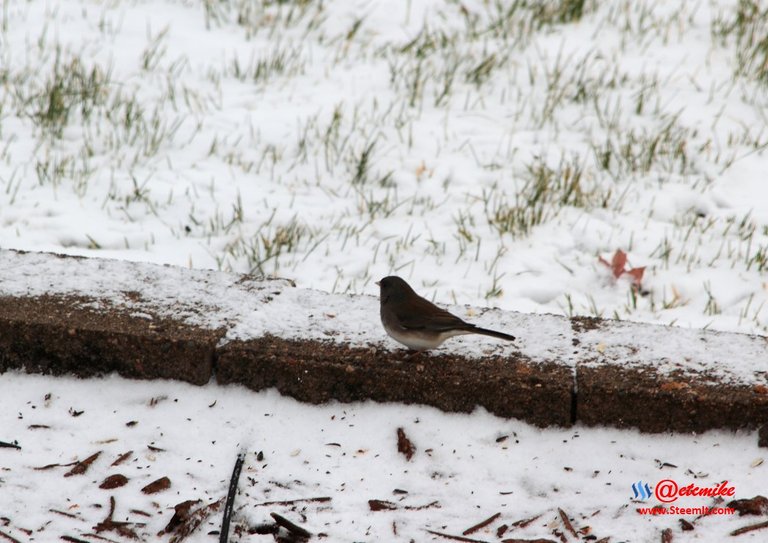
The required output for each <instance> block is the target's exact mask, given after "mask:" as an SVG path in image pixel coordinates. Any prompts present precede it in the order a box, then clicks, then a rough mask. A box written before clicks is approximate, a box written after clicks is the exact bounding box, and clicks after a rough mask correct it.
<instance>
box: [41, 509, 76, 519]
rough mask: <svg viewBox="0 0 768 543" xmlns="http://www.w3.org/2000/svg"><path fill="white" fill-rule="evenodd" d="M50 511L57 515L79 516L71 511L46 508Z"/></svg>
mask: <svg viewBox="0 0 768 543" xmlns="http://www.w3.org/2000/svg"><path fill="white" fill-rule="evenodd" d="M48 511H49V512H50V513H56V514H57V515H63V516H65V517H69V518H78V519H79V518H80V517H78V516H77V515H73V514H72V513H67V512H66V511H59V510H58V509H48Z"/></svg>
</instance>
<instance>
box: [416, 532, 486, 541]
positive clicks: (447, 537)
mask: <svg viewBox="0 0 768 543" xmlns="http://www.w3.org/2000/svg"><path fill="white" fill-rule="evenodd" d="M427 532H428V533H430V534H432V535H437V536H440V537H444V538H446V539H453V540H454V541H464V542H465V543H488V542H487V541H484V540H482V539H472V538H471V537H464V536H461V535H451V534H445V533H443V532H435V531H434V530H427Z"/></svg>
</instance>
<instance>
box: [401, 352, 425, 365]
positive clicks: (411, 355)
mask: <svg viewBox="0 0 768 543" xmlns="http://www.w3.org/2000/svg"><path fill="white" fill-rule="evenodd" d="M421 353H422V351H417V350H415V349H406V350H405V358H403V361H404V362H410V361H411V360H413V359H414V358H416V357H417V356H418V355H420V354H421Z"/></svg>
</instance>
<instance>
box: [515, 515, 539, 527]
mask: <svg viewBox="0 0 768 543" xmlns="http://www.w3.org/2000/svg"><path fill="white" fill-rule="evenodd" d="M539 518H541V515H536V516H535V517H530V518H524V519H521V520H517V521H515V522H513V523H512V526H514V527H515V528H525V527H526V526H528V525H529V524H531V523H532V522H536V521H537V520H539Z"/></svg>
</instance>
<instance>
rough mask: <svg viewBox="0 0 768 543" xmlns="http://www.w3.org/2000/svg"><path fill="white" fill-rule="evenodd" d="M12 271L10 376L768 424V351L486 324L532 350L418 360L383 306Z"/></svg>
mask: <svg viewBox="0 0 768 543" xmlns="http://www.w3.org/2000/svg"><path fill="white" fill-rule="evenodd" d="M0 262H2V265H0V372H4V371H7V370H10V369H23V370H25V371H28V372H41V373H49V374H54V375H58V374H74V375H77V376H80V377H92V376H96V375H101V374H104V373H108V372H113V371H114V372H117V373H119V374H120V375H123V376H126V377H130V378H138V379H154V378H166V379H167V378H170V379H179V380H182V381H187V382H190V383H195V384H203V383H206V382H208V381H209V380H210V379H211V378H214V379H216V380H217V381H218V382H219V383H222V384H228V383H240V384H243V385H245V386H247V387H249V388H252V389H254V390H260V389H264V388H270V387H275V388H277V389H278V390H279V391H280V392H281V393H283V394H286V395H289V396H292V397H294V398H297V399H299V400H302V401H306V402H311V403H320V402H325V401H328V400H339V401H342V402H350V401H361V400H375V401H379V402H403V403H420V404H426V405H432V406H435V407H437V408H439V409H442V410H445V411H471V410H472V409H474V408H475V407H477V406H482V407H484V408H486V409H487V410H488V411H490V412H492V413H495V414H497V415H500V416H504V417H514V418H518V419H521V420H524V421H527V422H530V423H533V424H536V425H539V426H548V425H559V426H569V425H571V424H573V423H575V422H580V423H583V424H586V425H590V426H594V425H607V426H615V427H635V428H639V429H641V430H643V431H649V432H663V431H669V430H673V431H681V432H689V431H697V432H698V431H704V430H707V429H710V428H745V427H746V428H752V427H756V426H758V425H761V424H764V423H766V422H768V341H766V338H765V337H762V336H745V335H740V334H727V333H717V332H703V331H699V330H683V329H676V328H668V327H660V326H651V325H643V324H633V323H626V322H615V321H602V320H596V319H583V318H581V319H573V320H568V319H565V318H562V317H556V316H552V315H546V316H541V315H520V314H514V313H503V312H498V311H495V312H494V311H490V312H489V311H485V310H481V309H475V310H472V311H471V313H473V314H474V318H470V317H468V318H469V319H470V320H472V321H473V322H479V323H481V324H483V325H484V326H485V325H489V326H491V325H494V324H496V325H501V327H502V328H503V329H505V330H508V331H510V332H511V333H513V334H515V335H517V336H519V337H520V340H519V341H518V342H516V343H515V344H504V345H501V344H498V343H494V342H493V340H490V341H489V340H487V339H486V338H480V339H479V340H478V339H477V338H475V339H464V338H462V339H453V340H449V341H448V342H447V343H446V344H444V346H443V347H442V348H441V349H439V350H436V351H434V352H432V353H428V354H420V355H417V356H415V357H413V358H410V359H406V358H405V357H404V351H403V350H401V349H398V347H397V346H396V345H395V344H394V343H393V342H392V341H391V340H389V339H388V338H387V337H386V335H385V333H384V331H383V329H382V328H381V326H380V324H379V321H378V301H377V300H376V299H375V298H373V297H368V296H362V297H352V296H341V295H332V294H327V293H321V292H314V291H303V290H301V289H297V288H295V287H293V286H291V285H290V284H288V283H287V282H284V281H281V282H274V281H267V282H260V281H257V280H255V279H253V278H251V277H247V276H235V275H231V274H222V273H217V272H206V271H199V270H197V271H191V270H183V269H180V268H173V267H166V266H154V265H150V264H137V263H125V262H118V261H106V260H98V259H81V258H71V257H61V256H59V255H44V254H39V253H20V252H14V251H0ZM451 310H453V311H456V310H455V309H454V308H451ZM497 327H498V326H497ZM471 337H473V336H467V338H471ZM0 379H1V378H0Z"/></svg>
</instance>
